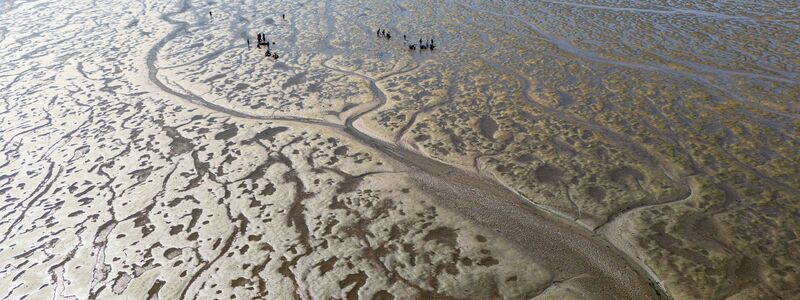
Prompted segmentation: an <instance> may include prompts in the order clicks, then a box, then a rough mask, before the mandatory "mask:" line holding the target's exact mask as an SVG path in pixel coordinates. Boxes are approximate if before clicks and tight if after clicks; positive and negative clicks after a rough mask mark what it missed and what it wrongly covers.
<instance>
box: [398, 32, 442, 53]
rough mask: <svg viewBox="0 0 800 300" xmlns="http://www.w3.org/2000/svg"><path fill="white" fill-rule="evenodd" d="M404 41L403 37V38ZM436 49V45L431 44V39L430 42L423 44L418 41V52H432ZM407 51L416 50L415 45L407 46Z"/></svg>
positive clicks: (420, 40)
mask: <svg viewBox="0 0 800 300" xmlns="http://www.w3.org/2000/svg"><path fill="white" fill-rule="evenodd" d="M403 38H404V39H405V35H404V36H403ZM435 48H436V44H434V43H433V39H431V40H430V41H425V44H423V43H422V39H419V50H428V49H430V50H433V49H435ZM408 50H417V44H411V45H408Z"/></svg>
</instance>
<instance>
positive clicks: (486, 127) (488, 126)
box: [480, 115, 498, 139]
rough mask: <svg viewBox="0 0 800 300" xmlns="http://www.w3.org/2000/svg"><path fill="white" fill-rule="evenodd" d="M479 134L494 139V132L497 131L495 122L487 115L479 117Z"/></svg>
mask: <svg viewBox="0 0 800 300" xmlns="http://www.w3.org/2000/svg"><path fill="white" fill-rule="evenodd" d="M480 128H481V134H483V136H485V137H486V138H488V139H494V134H495V132H497V128H498V126H497V122H496V121H495V120H494V119H493V118H492V117H491V116H489V115H485V116H483V117H481V120H480Z"/></svg>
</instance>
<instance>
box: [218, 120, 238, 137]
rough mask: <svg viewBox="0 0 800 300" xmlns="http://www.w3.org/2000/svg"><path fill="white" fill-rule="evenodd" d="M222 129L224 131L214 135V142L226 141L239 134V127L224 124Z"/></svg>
mask: <svg viewBox="0 0 800 300" xmlns="http://www.w3.org/2000/svg"><path fill="white" fill-rule="evenodd" d="M223 127H224V128H225V130H223V131H222V132H220V133H217V134H216V135H214V139H215V140H227V139H230V138H232V137H234V136H236V134H237V133H239V127H237V126H236V124H225V125H224V126H223Z"/></svg>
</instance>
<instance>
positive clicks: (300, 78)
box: [281, 72, 306, 89]
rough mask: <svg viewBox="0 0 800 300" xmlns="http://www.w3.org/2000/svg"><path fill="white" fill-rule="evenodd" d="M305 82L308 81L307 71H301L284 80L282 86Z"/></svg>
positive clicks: (286, 86)
mask: <svg viewBox="0 0 800 300" xmlns="http://www.w3.org/2000/svg"><path fill="white" fill-rule="evenodd" d="M305 82H306V72H300V73H297V74H295V75H294V76H292V77H290V78H289V79H287V80H286V82H284V83H283V85H281V87H282V88H284V89H285V88H288V87H291V86H293V85H298V84H303V83H305Z"/></svg>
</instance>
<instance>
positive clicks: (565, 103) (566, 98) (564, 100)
mask: <svg viewBox="0 0 800 300" xmlns="http://www.w3.org/2000/svg"><path fill="white" fill-rule="evenodd" d="M558 98H559V100H558V106H560V107H570V106H573V105H575V98H573V97H572V95H570V94H568V93H565V92H561V91H559V92H558Z"/></svg>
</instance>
